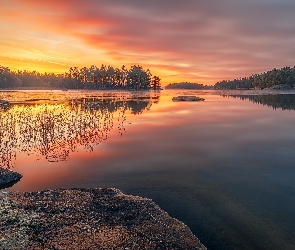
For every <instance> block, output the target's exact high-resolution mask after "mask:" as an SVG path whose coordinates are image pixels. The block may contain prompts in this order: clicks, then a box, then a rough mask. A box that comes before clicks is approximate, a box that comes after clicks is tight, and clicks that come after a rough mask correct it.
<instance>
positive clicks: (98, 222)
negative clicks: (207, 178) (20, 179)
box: [0, 188, 206, 250]
mask: <svg viewBox="0 0 295 250" xmlns="http://www.w3.org/2000/svg"><path fill="white" fill-rule="evenodd" d="M0 231H1V235H0V246H1V247H2V248H1V249H7V250H8V249H36V250H37V249H206V248H205V247H204V246H203V245H202V244H201V243H200V241H199V240H198V239H197V237H195V236H194V235H193V234H192V232H191V231H190V229H189V228H188V227H187V226H186V225H185V224H183V223H182V222H180V221H178V220H176V219H174V218H171V217H170V216H169V215H168V214H167V213H166V212H164V211H163V210H161V209H160V208H159V207H158V206H157V205H156V204H155V203H154V202H153V201H152V200H150V199H146V198H141V197H137V196H130V195H125V194H123V193H122V192H121V191H120V190H117V189H112V188H109V189H101V188H99V189H70V190H68V189H58V190H46V191H40V192H3V191H2V192H1V191H0Z"/></svg>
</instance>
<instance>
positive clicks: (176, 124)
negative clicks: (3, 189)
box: [0, 90, 295, 249]
mask: <svg viewBox="0 0 295 250" xmlns="http://www.w3.org/2000/svg"><path fill="white" fill-rule="evenodd" d="M177 95H197V96H200V97H202V98H205V101H203V102H173V101H172V97H173V96H177ZM0 100H7V101H9V102H10V103H11V106H9V107H2V108H1V109H0V133H1V134H0V139H1V148H0V156H1V159H0V164H1V166H2V167H6V168H10V169H12V170H13V171H17V172H19V173H21V174H22V175H23V178H22V179H21V180H20V181H19V182H18V183H17V184H15V185H14V186H13V187H11V188H8V189H7V190H11V191H36V190H43V189H55V188H72V187H87V188H89V187H91V188H96V187H115V188H119V189H121V190H122V191H123V192H124V193H127V194H132V195H139V196H144V197H148V198H151V199H153V200H154V201H155V202H156V203H157V204H158V205H159V206H160V207H161V208H163V209H164V210H165V211H167V212H168V213H169V214H170V215H171V216H172V217H175V218H177V219H179V220H181V221H183V222H184V223H185V224H187V225H188V226H189V227H190V228H191V230H192V231H193V233H194V234H195V235H197V236H198V237H199V239H200V240H201V242H202V243H203V244H204V245H206V246H207V247H208V249H294V248H295V216H294V214H295V198H294V197H295V154H294V152H295V126H294V124H295V92H275V91H193V90H191V91H189V90H187V91H177V90H173V91H172V90H171V91H168V90H164V91H161V92H154V91H151V92H117V91H97V92H93V91H92V92H87V91H80V92H79V91H47V92H44V91H34V92H30V91H21V92H18V91H6V92H0Z"/></svg>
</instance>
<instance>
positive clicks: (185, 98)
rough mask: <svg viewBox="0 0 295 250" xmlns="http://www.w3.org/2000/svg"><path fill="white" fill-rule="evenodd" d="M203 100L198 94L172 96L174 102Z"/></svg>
mask: <svg viewBox="0 0 295 250" xmlns="http://www.w3.org/2000/svg"><path fill="white" fill-rule="evenodd" d="M204 100H205V99H204V98H201V97H198V96H175V97H173V98H172V101H174V102H199V101H204Z"/></svg>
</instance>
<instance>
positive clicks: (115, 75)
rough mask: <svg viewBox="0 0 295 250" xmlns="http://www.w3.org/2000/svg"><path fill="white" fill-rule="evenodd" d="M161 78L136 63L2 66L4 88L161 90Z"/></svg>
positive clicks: (1, 86)
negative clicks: (42, 69)
mask: <svg viewBox="0 0 295 250" xmlns="http://www.w3.org/2000/svg"><path fill="white" fill-rule="evenodd" d="M160 81H161V79H160V78H159V77H158V76H152V74H151V72H150V70H148V69H147V70H145V69H143V67H142V66H139V65H133V66H132V67H131V68H130V69H127V68H126V67H125V66H124V65H123V66H122V67H121V68H114V67H113V66H106V65H103V64H102V65H101V67H97V66H94V65H92V66H91V67H89V68H87V67H83V68H80V69H79V68H78V67H71V68H70V69H69V70H68V71H67V72H65V73H64V74H54V73H39V72H36V71H26V70H24V71H20V70H18V71H11V70H10V69H9V68H8V67H4V66H0V89H130V90H131V89H132V90H139V89H161V83H160Z"/></svg>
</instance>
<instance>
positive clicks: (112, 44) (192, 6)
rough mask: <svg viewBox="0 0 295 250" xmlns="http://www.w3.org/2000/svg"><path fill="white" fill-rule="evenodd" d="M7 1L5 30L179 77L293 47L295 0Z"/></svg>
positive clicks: (276, 60)
mask: <svg viewBox="0 0 295 250" xmlns="http://www.w3.org/2000/svg"><path fill="white" fill-rule="evenodd" d="M7 2H9V3H5V4H4V5H3V6H2V7H1V8H2V9H0V14H1V17H0V20H1V22H3V23H7V24H8V26H7V27H10V28H11V30H10V32H14V33H16V34H17V33H18V32H19V33H20V34H21V36H23V37H24V38H27V37H29V35H31V36H32V39H37V38H38V36H40V34H44V33H45V34H47V35H48V36H49V35H50V36H51V37H52V39H55V38H56V39H58V37H67V38H68V39H69V40H71V39H73V43H75V44H77V46H80V47H79V49H78V50H81V49H82V48H85V51H87V49H89V50H91V51H94V50H97V51H100V54H101V56H102V57H103V58H104V60H108V61H112V62H113V63H114V64H116V65H120V64H125V65H128V64H129V65H131V64H132V63H134V64H142V65H144V66H145V65H146V66H148V67H150V69H152V72H153V71H155V72H156V73H157V72H159V73H165V74H167V76H168V75H179V78H177V79H176V80H178V79H179V80H181V79H180V78H182V77H183V78H185V77H188V78H189V79H182V80H190V81H200V80H202V81H203V82H202V83H212V84H213V83H214V81H216V80H222V79H223V78H233V77H239V76H247V75H250V74H252V73H259V72H262V71H264V70H268V69H271V68H273V67H283V66H293V64H295V63H294V59H293V58H291V57H290V55H292V54H294V52H295V48H294V46H293V44H294V40H295V32H294V31H295V28H294V25H293V24H294V23H295V16H294V11H295V3H293V1H288V0H281V1H278V0H268V1H267V0H261V1H254V0H249V1H242V0H238V1H237V0H224V1H222V2H221V1H213V0H207V1H204V0H202V1H195V0H184V1H175V0H161V1H156V0H151V1H134V0H112V1H107V0H101V1H95V0H87V1H82V0H51V1H39V0H22V1H21V0H12V1H7ZM19 27H25V29H23V31H21V30H16V29H17V28H19ZM2 29H3V28H2ZM26 32H27V33H26ZM23 33H26V34H23ZM79 44H80V45H79ZM86 48H87V49H86ZM0 49H1V48H0ZM87 59H90V58H89V56H87ZM81 61H83V63H85V60H81ZM93 61H95V62H97V61H99V59H97V58H95V60H94V59H93ZM93 61H91V59H90V61H89V64H93V63H94V62H93ZM180 65H189V66H187V67H182V66H180ZM81 66H82V65H81ZM162 78H163V77H162ZM164 78H165V76H164ZM165 79H166V80H167V81H168V80H169V79H170V78H169V77H167V78H165Z"/></svg>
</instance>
